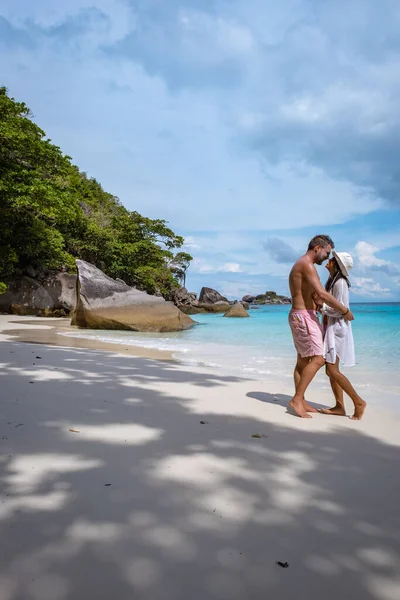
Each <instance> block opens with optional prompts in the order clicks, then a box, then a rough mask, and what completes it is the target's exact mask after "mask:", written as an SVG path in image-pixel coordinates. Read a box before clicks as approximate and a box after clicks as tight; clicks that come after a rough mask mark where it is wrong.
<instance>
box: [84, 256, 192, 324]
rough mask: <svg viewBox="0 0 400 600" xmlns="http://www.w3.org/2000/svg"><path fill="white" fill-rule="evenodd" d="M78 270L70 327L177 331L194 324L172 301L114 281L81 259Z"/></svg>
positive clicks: (119, 281)
mask: <svg viewBox="0 0 400 600" xmlns="http://www.w3.org/2000/svg"><path fill="white" fill-rule="evenodd" d="M76 264H77V267H78V280H77V303H76V309H75V312H74V315H73V319H72V324H73V325H78V327H88V328H90V329H123V330H131V331H156V332H162V331H180V330H182V329H188V328H189V327H191V326H192V325H194V321H193V320H192V319H191V318H190V317H188V316H187V315H186V314H184V313H183V312H181V311H180V310H179V309H178V308H177V307H176V306H174V305H173V304H172V302H166V301H165V300H164V298H160V297H158V296H150V295H149V294H146V292H142V291H140V290H137V289H136V288H132V287H130V286H129V285H127V284H126V283H124V282H123V281H121V280H118V281H116V280H115V279H111V277H108V276H107V275H105V274H104V273H103V272H102V271H100V269H98V268H97V267H95V266H94V265H92V264H90V263H87V262H85V261H83V260H77V261H76Z"/></svg>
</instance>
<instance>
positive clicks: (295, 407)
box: [288, 398, 312, 419]
mask: <svg viewBox="0 0 400 600" xmlns="http://www.w3.org/2000/svg"><path fill="white" fill-rule="evenodd" d="M288 407H289V408H290V409H292V411H293V412H294V413H295V414H296V415H297V416H298V417H301V418H302V419H312V417H311V415H309V414H308V413H307V412H306V410H305V408H304V404H303V402H302V401H300V402H296V401H295V400H293V398H292V399H291V400H290V402H289V404H288Z"/></svg>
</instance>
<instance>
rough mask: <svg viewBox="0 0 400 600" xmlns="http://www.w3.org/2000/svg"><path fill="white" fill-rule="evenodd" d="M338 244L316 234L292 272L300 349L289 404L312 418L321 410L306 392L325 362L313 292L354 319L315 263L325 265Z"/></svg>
mask: <svg viewBox="0 0 400 600" xmlns="http://www.w3.org/2000/svg"><path fill="white" fill-rule="evenodd" d="M334 247H335V244H334V243H333V242H332V240H331V238H330V237H329V236H328V235H316V236H315V237H313V239H312V240H311V241H310V243H309V244H308V250H307V252H306V253H305V254H304V255H303V256H301V257H300V258H299V260H297V261H296V262H295V264H294V265H293V268H292V270H291V271H290V275H289V287H290V293H291V296H292V309H291V311H290V313H289V325H290V328H291V330H292V335H293V342H294V345H295V348H296V350H297V363H296V367H295V369H294V383H295V387H296V393H295V395H294V396H293V398H292V399H291V401H290V402H289V407H290V408H291V409H292V410H293V411H294V412H295V413H296V415H297V416H299V417H303V418H308V419H310V418H311V416H310V415H309V414H308V412H317V411H316V409H313V408H312V407H311V406H310V405H309V404H307V402H306V401H305V399H304V394H305V391H306V389H307V387H308V386H309V384H310V383H311V381H312V379H313V378H314V376H315V374H316V373H317V371H318V370H319V369H320V368H321V367H322V366H323V365H324V364H325V359H324V357H323V355H322V349H323V340H322V328H321V325H320V322H319V319H318V317H317V315H316V313H315V303H314V300H313V294H315V295H317V296H319V297H320V298H321V300H322V301H323V302H325V304H327V305H328V306H331V307H332V308H334V309H335V310H337V311H338V312H341V313H342V315H343V317H344V318H345V319H346V321H353V319H354V316H353V313H352V312H351V310H350V309H349V308H348V307H347V306H344V305H343V304H342V303H341V302H339V301H338V300H336V298H334V297H333V296H332V294H330V293H329V292H327V291H326V290H325V289H324V287H323V286H322V284H321V281H320V279H319V277H318V273H317V269H316V268H315V266H314V265H315V264H317V265H321V264H322V263H323V262H324V261H325V260H327V259H328V258H329V255H330V253H331V251H332V250H333V248H334Z"/></svg>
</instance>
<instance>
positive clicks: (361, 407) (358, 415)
mask: <svg viewBox="0 0 400 600" xmlns="http://www.w3.org/2000/svg"><path fill="white" fill-rule="evenodd" d="M366 408H367V403H366V402H365V401H364V400H362V402H360V404H358V405H357V406H356V407H355V408H354V415H353V416H352V417H350V419H351V420H352V421H361V419H362V418H363V414H364V411H365V409H366Z"/></svg>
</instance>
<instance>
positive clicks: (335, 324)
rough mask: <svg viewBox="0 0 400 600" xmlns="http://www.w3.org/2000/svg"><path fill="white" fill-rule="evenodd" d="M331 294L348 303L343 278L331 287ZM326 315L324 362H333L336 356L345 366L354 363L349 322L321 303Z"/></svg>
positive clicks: (347, 304)
mask: <svg viewBox="0 0 400 600" xmlns="http://www.w3.org/2000/svg"><path fill="white" fill-rule="evenodd" d="M331 294H332V295H333V296H334V297H335V298H336V300H339V302H341V303H342V304H344V306H350V304H349V286H348V285H347V281H346V280H345V279H343V278H342V279H339V280H338V281H336V283H335V284H334V286H333V288H332V289H331ZM321 312H322V314H323V315H326V317H327V321H328V322H327V325H326V328H325V330H324V357H325V360H326V362H328V363H335V362H336V357H337V356H338V357H339V359H340V361H341V362H342V363H343V364H344V366H345V367H352V366H353V365H354V364H355V355H354V340H353V332H352V329H351V322H350V321H346V320H345V319H344V318H343V316H342V314H341V313H339V312H337V311H336V310H334V309H333V308H331V307H330V306H327V305H326V304H324V305H323V307H322V310H321Z"/></svg>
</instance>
